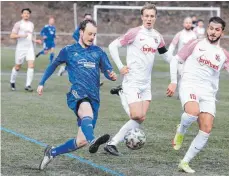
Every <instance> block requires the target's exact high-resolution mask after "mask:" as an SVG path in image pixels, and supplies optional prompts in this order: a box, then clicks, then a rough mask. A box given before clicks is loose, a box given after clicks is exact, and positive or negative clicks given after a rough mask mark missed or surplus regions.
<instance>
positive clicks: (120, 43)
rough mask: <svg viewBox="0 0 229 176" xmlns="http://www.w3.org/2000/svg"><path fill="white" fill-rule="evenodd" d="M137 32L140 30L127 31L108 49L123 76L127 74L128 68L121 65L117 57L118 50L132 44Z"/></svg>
mask: <svg viewBox="0 0 229 176" xmlns="http://www.w3.org/2000/svg"><path fill="white" fill-rule="evenodd" d="M139 30H140V28H139V27H137V28H133V29H130V30H128V31H127V33H126V34H124V35H123V36H121V37H120V38H118V39H116V40H114V41H113V42H111V44H110V45H109V47H108V48H109V51H110V54H111V57H112V59H113V60H114V62H115V64H116V66H117V67H118V69H119V71H120V73H121V74H123V75H125V74H127V73H128V72H129V68H128V67H127V66H124V65H123V63H122V61H121V59H120V57H119V52H118V49H119V48H121V47H124V46H127V45H129V44H131V43H133V41H134V40H135V37H136V35H137V33H138V31H139Z"/></svg>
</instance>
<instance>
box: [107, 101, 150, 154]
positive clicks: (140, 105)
mask: <svg viewBox="0 0 229 176" xmlns="http://www.w3.org/2000/svg"><path fill="white" fill-rule="evenodd" d="M149 104H150V101H141V102H135V103H131V104H129V112H130V120H129V121H128V122H126V124H124V125H123V126H122V128H121V129H120V130H119V132H118V133H117V134H116V135H115V136H114V137H113V138H112V140H111V141H110V142H108V143H107V145H106V146H105V147H104V150H105V151H107V152H108V153H110V154H112V155H115V156H119V155H120V153H119V152H118V149H117V147H116V146H117V145H118V143H120V142H122V141H123V140H124V136H125V134H126V132H127V131H129V130H131V129H134V128H138V127H139V126H140V124H141V123H142V122H143V121H144V120H145V117H146V112H147V111H148V108H149ZM126 112H128V111H126Z"/></svg>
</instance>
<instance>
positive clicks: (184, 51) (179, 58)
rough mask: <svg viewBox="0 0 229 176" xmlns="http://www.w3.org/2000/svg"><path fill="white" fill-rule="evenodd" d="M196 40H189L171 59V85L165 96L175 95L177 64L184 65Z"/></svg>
mask: <svg viewBox="0 0 229 176" xmlns="http://www.w3.org/2000/svg"><path fill="white" fill-rule="evenodd" d="M197 43H198V40H191V41H189V42H188V43H187V44H186V45H184V47H183V48H181V50H180V51H179V52H178V53H177V55H176V56H174V57H172V60H171V62H170V79H171V83H170V84H169V86H168V89H167V96H169V97H171V96H173V94H174V93H175V90H176V87H177V69H178V63H179V62H180V63H184V62H185V61H186V59H187V58H188V57H189V56H190V55H191V54H192V52H193V50H194V48H195V46H196V44H197Z"/></svg>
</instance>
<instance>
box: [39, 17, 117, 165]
mask: <svg viewBox="0 0 229 176" xmlns="http://www.w3.org/2000/svg"><path fill="white" fill-rule="evenodd" d="M79 29H80V39H79V42H78V43H75V44H73V45H68V46H66V47H64V48H63V49H62V50H61V51H60V53H59V55H58V56H57V58H56V59H55V60H54V61H53V62H52V63H51V64H50V65H49V67H48V68H47V70H46V71H45V73H44V75H43V78H42V80H41V82H40V84H39V86H38V88H37V92H38V94H39V95H42V93H43V89H44V84H45V82H46V80H47V79H48V78H49V77H50V76H51V75H52V73H53V72H54V71H55V69H56V67H58V65H60V64H63V63H66V65H67V71H68V76H69V80H70V82H71V84H72V86H71V89H70V92H69V93H67V104H68V106H69V108H70V109H72V110H73V112H74V113H75V115H76V116H77V121H78V126H79V129H78V134H77V137H76V138H73V139H70V140H68V141H67V142H66V143H64V144H62V145H60V146H58V147H55V148H54V147H50V146H48V147H47V148H46V149H45V152H44V158H43V160H42V161H41V164H40V169H41V170H43V169H44V168H45V167H46V166H47V165H48V164H49V163H50V162H51V161H52V160H53V159H54V158H55V157H56V156H58V155H60V154H63V153H68V152H72V151H75V150H77V149H80V148H81V147H83V146H85V145H86V144H87V143H89V144H90V147H89V152H90V153H95V152H97V150H98V148H99V146H100V145H101V144H103V143H106V142H107V141H108V140H109V138H110V136H109V135H108V134H105V135H103V136H101V137H99V138H95V136H94V128H95V124H96V121H97V118H98V111H99V106H100V98H99V87H100V86H99V79H100V71H99V69H101V71H102V72H103V73H104V75H105V77H106V78H107V79H109V80H112V81H115V80H116V74H115V73H114V72H113V71H112V66H111V64H110V61H109V59H108V57H107V55H106V53H105V52H104V51H103V50H102V49H101V48H99V47H98V46H95V45H92V44H93V41H94V38H95V35H96V32H97V27H96V23H95V21H93V20H85V21H83V22H81V23H80V26H79Z"/></svg>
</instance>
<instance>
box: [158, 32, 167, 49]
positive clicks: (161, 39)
mask: <svg viewBox="0 0 229 176" xmlns="http://www.w3.org/2000/svg"><path fill="white" fill-rule="evenodd" d="M163 47H165V41H164V39H163V37H162V35H161V34H160V44H159V46H158V48H163Z"/></svg>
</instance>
